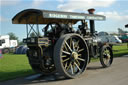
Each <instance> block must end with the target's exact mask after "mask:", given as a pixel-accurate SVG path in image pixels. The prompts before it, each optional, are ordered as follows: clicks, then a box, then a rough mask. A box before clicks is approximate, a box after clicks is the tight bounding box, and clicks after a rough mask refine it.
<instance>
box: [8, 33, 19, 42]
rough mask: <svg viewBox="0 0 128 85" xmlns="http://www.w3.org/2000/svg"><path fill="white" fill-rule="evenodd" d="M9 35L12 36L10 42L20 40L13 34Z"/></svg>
mask: <svg viewBox="0 0 128 85" xmlns="http://www.w3.org/2000/svg"><path fill="white" fill-rule="evenodd" d="M8 35H9V36H10V40H18V37H17V36H16V35H15V34H14V33H13V32H10V33H8Z"/></svg>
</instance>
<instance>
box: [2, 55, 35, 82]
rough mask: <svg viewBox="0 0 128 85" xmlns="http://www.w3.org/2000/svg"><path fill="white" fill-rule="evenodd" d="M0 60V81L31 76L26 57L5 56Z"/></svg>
mask: <svg viewBox="0 0 128 85" xmlns="http://www.w3.org/2000/svg"><path fill="white" fill-rule="evenodd" d="M3 56H4V57H3V58H1V59H0V81H3V80H8V79H13V78H17V77H21V76H27V75H30V74H33V73H34V72H33V71H32V69H31V67H30V66H29V63H28V60H27V57H26V55H14V54H5V55H3Z"/></svg>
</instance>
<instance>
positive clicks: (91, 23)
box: [88, 8, 95, 35]
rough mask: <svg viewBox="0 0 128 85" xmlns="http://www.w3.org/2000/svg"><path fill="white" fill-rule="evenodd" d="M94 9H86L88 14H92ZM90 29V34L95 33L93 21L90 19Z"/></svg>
mask: <svg viewBox="0 0 128 85" xmlns="http://www.w3.org/2000/svg"><path fill="white" fill-rule="evenodd" d="M94 11H95V9H93V8H92V9H88V12H89V14H94ZM90 31H91V34H92V35H94V33H95V23H94V20H90Z"/></svg>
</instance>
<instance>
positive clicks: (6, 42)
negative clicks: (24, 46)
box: [0, 35, 18, 53]
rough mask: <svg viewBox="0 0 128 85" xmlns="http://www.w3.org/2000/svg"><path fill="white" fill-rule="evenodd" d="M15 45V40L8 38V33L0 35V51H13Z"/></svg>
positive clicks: (16, 44) (16, 43)
mask: <svg viewBox="0 0 128 85" xmlns="http://www.w3.org/2000/svg"><path fill="white" fill-rule="evenodd" d="M17 46H18V42H17V40H10V37H9V35H2V36H0V49H1V50H2V53H9V52H14V51H15V48H16V47H17Z"/></svg>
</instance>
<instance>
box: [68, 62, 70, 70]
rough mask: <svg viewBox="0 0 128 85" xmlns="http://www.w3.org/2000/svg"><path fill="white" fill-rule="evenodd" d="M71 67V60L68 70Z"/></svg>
mask: <svg viewBox="0 0 128 85" xmlns="http://www.w3.org/2000/svg"><path fill="white" fill-rule="evenodd" d="M70 67H71V62H70V64H69V66H68V67H67V70H69V68H70Z"/></svg>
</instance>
